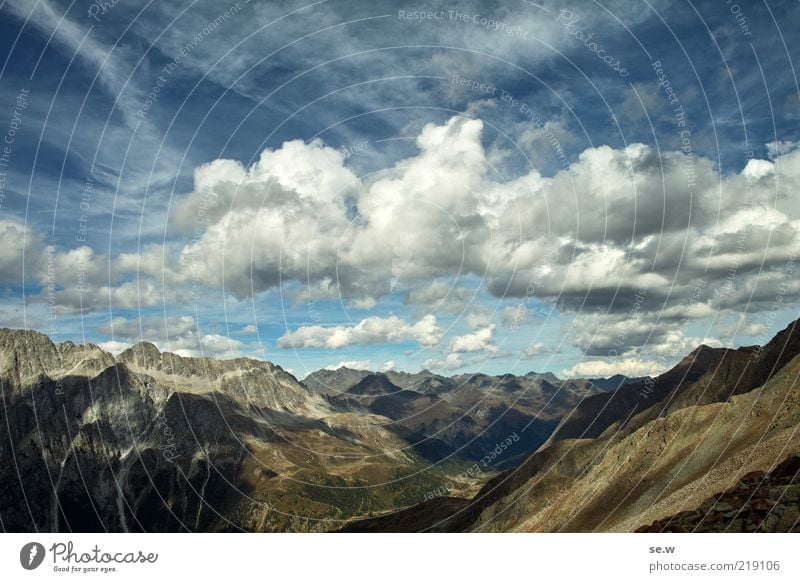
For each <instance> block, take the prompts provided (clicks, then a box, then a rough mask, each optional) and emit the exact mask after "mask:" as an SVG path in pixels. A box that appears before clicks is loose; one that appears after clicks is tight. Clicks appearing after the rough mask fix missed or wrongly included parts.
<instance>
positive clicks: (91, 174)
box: [0, 0, 800, 376]
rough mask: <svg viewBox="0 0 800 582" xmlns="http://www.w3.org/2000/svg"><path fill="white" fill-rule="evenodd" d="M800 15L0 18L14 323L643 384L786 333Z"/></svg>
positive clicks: (123, 1) (165, 7) (255, 350)
mask: <svg viewBox="0 0 800 582" xmlns="http://www.w3.org/2000/svg"><path fill="white" fill-rule="evenodd" d="M793 23H800V4H798V3H797V2H789V1H785V2H772V1H768V2H763V3H753V4H750V3H748V4H744V3H741V4H735V3H733V2H729V3H725V2H719V1H714V2H695V3H688V2H685V3H684V2H667V1H652V0H651V1H645V2H630V1H627V0H616V1H611V2H605V3H600V2H581V3H578V2H576V3H571V4H569V3H563V2H541V3H532V2H527V1H519V2H515V1H511V2H503V3H499V2H477V1H465V2H427V3H423V4H419V5H404V4H401V3H397V2H369V3H364V2H354V1H333V0H330V1H321V2H316V3H302V2H258V1H256V0H252V1H250V2H245V1H243V0H240V1H239V2H238V3H236V2H232V3H225V2H222V3H220V2H204V1H196V2H141V1H137V2H134V1H128V0H120V1H118V2H116V3H114V2H111V1H107V2H100V1H95V2H84V1H76V2H73V3H67V2H55V1H52V0H39V1H38V2H37V1H36V0H19V1H15V2H4V3H2V4H0V30H1V32H2V34H0V45H2V54H3V56H4V60H3V64H2V67H1V68H0V79H1V80H2V82H1V84H0V113H2V117H1V118H0V124H2V125H0V133H3V135H4V138H3V139H4V143H3V144H2V145H3V146H4V147H5V148H6V149H5V150H3V151H0V153H2V154H3V158H2V160H0V172H2V174H0V194H1V195H2V196H1V197H0V284H1V285H2V299H0V313H2V321H3V324H4V325H6V326H10V327H26V328H33V329H38V330H41V331H43V332H46V333H49V334H50V335H51V336H52V337H53V338H54V339H55V340H66V339H71V340H73V341H92V342H96V343H99V344H101V345H103V346H104V347H107V348H108V349H111V350H113V351H119V350H120V349H123V348H124V347H126V346H128V345H131V344H132V343H135V342H136V341H139V340H140V339H147V340H151V341H155V343H157V344H158V345H159V347H161V348H162V349H169V350H172V351H177V352H178V353H183V354H190V355H198V354H206V355H213V356H218V357H232V356H236V355H249V356H254V357H259V358H264V359H268V360H270V361H273V362H276V363H278V364H280V365H282V366H284V367H286V368H288V369H290V370H292V371H293V372H295V373H296V374H297V375H298V376H304V375H305V374H306V373H308V372H309V371H312V370H314V369H318V368H321V367H326V366H338V365H340V364H341V363H343V362H347V363H349V365H351V366H353V367H369V368H372V369H388V368H392V367H393V368H396V369H403V370H410V371H414V370H418V369H421V368H423V367H427V368H430V369H433V370H435V371H439V372H442V373H459V372H466V371H476V370H480V371H484V372H487V373H504V372H509V371H510V372H514V373H525V372H528V371H531V370H536V371H553V372H555V373H557V374H561V375H567V376H575V375H582V376H595V375H609V374H612V373H615V372H622V373H627V374H631V375H637V374H645V373H656V372H658V371H661V370H663V369H665V368H667V367H669V366H671V365H673V364H674V363H675V362H676V361H677V360H678V359H679V358H680V357H681V356H682V355H684V354H685V353H686V352H688V351H689V350H691V349H692V348H693V347H695V346H696V345H697V344H699V343H701V342H704V343H708V344H711V345H746V344H753V343H763V341H764V340H765V339H768V338H769V337H771V336H772V335H774V334H775V333H777V331H779V330H780V329H782V327H783V326H784V325H785V324H786V323H788V322H789V321H790V320H792V319H794V318H796V317H797V316H798V307H797V292H798V277H797V269H796V267H795V262H796V257H797V254H798V253H797V251H798V242H800V238H799V237H798V231H799V230H800V206H799V205H798V201H797V194H796V192H797V191H798V186H800V150H798V148H797V142H798V140H800V137H798V134H799V133H800V131H799V130H800V89H799V87H798V77H797V72H796V70H795V62H796V60H797V58H798V56H800V55H798V49H797V41H798V32H797V30H798V27H797V26H795V25H794V24H793Z"/></svg>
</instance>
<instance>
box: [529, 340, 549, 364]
mask: <svg viewBox="0 0 800 582" xmlns="http://www.w3.org/2000/svg"><path fill="white" fill-rule="evenodd" d="M549 351H550V349H549V348H548V347H547V345H546V344H545V343H544V342H535V343H534V344H533V345H531V346H529V347H528V348H526V349H525V351H524V352H522V359H523V360H530V359H533V358H536V357H538V356H541V355H543V354H546V353H548V352H549Z"/></svg>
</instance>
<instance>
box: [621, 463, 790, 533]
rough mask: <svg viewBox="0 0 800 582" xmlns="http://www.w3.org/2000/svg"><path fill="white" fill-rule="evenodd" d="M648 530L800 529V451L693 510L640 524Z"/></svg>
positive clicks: (680, 531)
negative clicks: (646, 524)
mask: <svg viewBox="0 0 800 582" xmlns="http://www.w3.org/2000/svg"><path fill="white" fill-rule="evenodd" d="M636 531H639V532H645V533H659V532H672V533H690V532H695V533H704V532H721V531H729V532H737V533H746V532H800V454H794V455H792V456H790V457H789V458H788V459H786V460H785V461H783V462H782V463H780V464H779V465H778V466H777V467H775V468H774V469H773V470H772V471H770V472H768V473H764V471H754V472H752V473H748V474H747V475H745V476H744V477H742V480H741V481H739V482H738V483H737V484H736V485H735V486H733V487H731V488H730V489H728V490H727V491H724V492H723V493H720V494H718V495H715V496H713V497H711V498H710V499H707V500H705V501H704V502H703V503H701V504H700V506H699V507H698V508H697V509H695V510H693V511H683V512H681V513H678V514H677V515H673V516H672V517H669V518H666V519H661V520H658V521H655V522H653V523H652V524H650V525H649V526H645V527H641V528H639V529H638V530H636Z"/></svg>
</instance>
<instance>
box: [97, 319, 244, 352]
mask: <svg viewBox="0 0 800 582" xmlns="http://www.w3.org/2000/svg"><path fill="white" fill-rule="evenodd" d="M97 331H98V332H100V333H101V334H103V335H106V336H111V337H112V338H113V339H111V340H109V341H106V342H103V343H101V344H100V347H103V349H107V350H108V351H111V352H112V353H119V352H120V351H123V350H124V349H127V348H128V347H130V346H131V345H133V344H135V343H137V342H140V341H148V342H152V343H154V344H155V345H156V347H158V349H159V350H161V351H165V352H172V353H175V354H178V355H179V356H187V357H199V356H210V357H216V358H236V357H239V356H241V355H243V353H244V351H245V349H246V348H247V346H246V345H245V344H244V343H243V342H241V341H239V340H236V339H233V338H230V337H228V336H225V335H220V334H216V333H202V332H201V331H200V329H199V328H198V326H197V324H196V323H195V320H194V318H193V317H192V316H190V315H184V316H169V317H155V316H148V317H139V318H135V319H126V318H124V317H116V318H114V319H113V320H112V321H111V322H110V323H108V324H106V325H101V326H100V327H98V329H97Z"/></svg>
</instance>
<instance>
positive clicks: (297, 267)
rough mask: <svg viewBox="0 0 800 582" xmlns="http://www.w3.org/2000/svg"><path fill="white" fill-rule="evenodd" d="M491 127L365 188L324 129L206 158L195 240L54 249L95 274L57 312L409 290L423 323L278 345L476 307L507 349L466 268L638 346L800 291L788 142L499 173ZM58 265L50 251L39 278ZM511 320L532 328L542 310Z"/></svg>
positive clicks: (501, 289) (479, 126)
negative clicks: (193, 294) (490, 145)
mask: <svg viewBox="0 0 800 582" xmlns="http://www.w3.org/2000/svg"><path fill="white" fill-rule="evenodd" d="M483 130H484V126H483V123H482V122H481V121H480V120H478V119H468V118H465V117H453V118H451V119H450V120H448V121H447V122H445V123H443V124H434V123H430V124H427V125H425V126H424V127H423V128H422V129H421V131H420V132H419V135H418V137H417V139H416V142H415V143H416V147H417V150H418V151H417V153H416V154H415V155H412V156H410V157H408V158H406V159H403V160H400V161H399V162H397V163H396V164H395V165H394V166H393V167H391V168H387V169H386V170H385V171H382V172H379V173H377V174H375V175H373V176H371V177H369V178H368V179H361V178H359V177H358V176H356V175H355V174H354V173H353V172H352V171H351V170H350V169H349V168H348V167H347V165H346V164H345V156H344V154H343V152H341V151H339V150H336V149H334V148H331V147H328V146H326V145H325V144H324V143H323V142H322V141H320V140H314V141H312V142H310V143H305V142H302V141H299V140H295V141H289V142H286V143H284V144H283V145H282V146H281V147H280V148H277V149H266V150H264V151H263V152H262V153H261V155H260V157H259V158H258V160H257V161H256V162H255V163H253V164H252V165H250V166H244V165H243V164H241V163H240V162H238V161H235V160H228V159H219V160H214V161H212V162H210V163H208V164H205V165H203V166H200V167H199V168H197V170H196V171H195V175H194V187H193V189H192V191H191V192H190V193H189V194H188V195H187V196H185V197H184V198H183V199H182V200H181V201H180V203H179V204H178V206H177V210H176V211H175V214H174V216H173V217H172V227H173V228H175V229H178V230H181V231H183V232H184V233H188V232H190V231H191V233H192V238H191V240H190V242H189V243H188V244H183V245H177V246H175V245H176V244H177V243H174V242H173V243H171V244H170V245H168V246H158V245H150V246H146V247H144V249H143V251H142V252H141V253H139V254H132V253H126V254H123V255H120V256H118V257H117V258H115V259H109V258H108V257H104V256H101V255H98V254H96V253H94V252H92V251H91V249H89V248H88V247H87V248H78V249H74V250H71V251H68V252H63V253H57V256H55V257H54V258H52V259H51V263H52V264H54V265H55V267H54V268H55V269H56V271H57V272H58V273H62V274H61V275H59V276H58V279H59V280H67V279H68V277H69V276H72V277H73V278H74V265H75V264H78V263H80V264H84V265H88V267H87V268H86V269H85V270H84V276H85V278H86V282H85V285H84V290H85V289H88V290H90V291H91V293H85V292H84V293H80V292H78V290H77V287H76V285H75V284H71V285H64V287H63V288H62V289H60V291H59V292H60V298H61V300H60V304H62V305H64V306H65V307H64V308H65V309H66V308H68V307H67V306H69V308H72V309H75V308H76V307H75V306H76V305H80V301H84V302H85V301H89V305H88V308H89V309H92V308H98V307H99V306H100V305H102V304H106V305H107V304H108V303H109V302H110V303H111V304H112V305H117V306H128V307H139V306H142V305H153V304H155V303H156V302H158V301H159V300H162V301H163V300H164V299H169V298H171V299H174V298H175V297H176V293H177V291H176V289H180V288H181V286H182V285H188V284H189V283H198V284H201V285H205V286H206V287H208V288H212V289H218V288H224V289H225V290H226V291H228V292H230V293H232V294H233V295H234V296H236V297H239V298H242V297H248V296H250V295H253V294H258V293H261V292H264V291H266V290H269V289H273V288H276V287H279V286H281V285H284V284H286V283H287V282H290V283H300V284H302V286H303V288H304V291H303V292H302V293H300V294H298V299H299V300H301V301H302V300H303V299H307V300H310V299H316V298H336V299H340V298H341V299H342V300H344V301H345V302H347V304H348V305H349V306H351V307H356V308H359V309H372V308H375V307H376V306H377V305H378V304H379V302H380V301H381V299H382V298H384V297H385V296H386V295H388V294H401V295H399V296H402V297H403V298H404V299H403V301H404V303H405V304H407V305H409V306H411V307H412V308H414V307H416V308H417V309H419V310H420V312H421V313H424V314H425V316H424V317H422V318H421V319H420V321H418V322H417V323H413V324H411V323H406V322H405V321H403V320H401V319H400V318H398V317H396V316H388V317H375V318H367V319H364V320H362V321H360V322H358V323H356V324H353V325H340V326H319V325H315V326H304V327H301V328H299V329H297V330H294V331H289V332H287V333H286V334H285V335H284V336H283V337H282V338H280V340H279V345H281V347H324V348H339V347H344V346H349V345H358V344H370V343H385V342H402V341H416V342H417V343H419V344H420V345H422V346H431V345H437V344H438V343H439V341H440V339H441V336H442V330H441V329H440V328H439V327H438V326H437V324H436V321H437V320H436V316H435V314H436V313H449V314H454V315H462V314H467V313H468V314H469V315H468V317H465V318H464V319H465V321H466V323H467V325H468V326H469V327H470V329H471V333H469V334H466V335H463V336H458V337H456V338H455V339H454V340H453V341H452V343H451V346H450V349H451V350H452V351H453V353H465V352H473V351H474V352H479V351H486V350H491V349H492V348H491V340H492V338H493V336H494V334H495V328H494V327H492V326H493V325H494V324H493V323H490V321H489V320H488V318H487V315H488V313H490V312H485V311H481V309H479V308H475V309H472V308H470V309H466V308H467V307H469V306H470V304H471V302H472V301H473V297H474V295H475V294H474V292H471V291H469V290H468V287H469V286H468V285H466V284H465V283H464V282H463V281H462V279H466V278H469V279H468V280H469V281H470V283H471V284H472V286H473V287H474V286H475V285H474V283H475V282H477V284H478V285H479V286H481V289H480V290H481V291H486V290H488V291H489V292H490V293H491V294H493V295H494V296H495V297H497V298H505V297H516V298H534V299H536V300H537V301H543V302H546V303H548V304H552V305H554V306H555V307H556V308H557V309H558V310H559V311H560V312H562V313H566V314H571V315H574V316H575V329H574V332H575V333H574V334H571V338H572V341H573V342H574V343H575V345H577V346H578V347H579V348H580V349H582V350H583V351H584V353H585V354H587V355H590V356H591V355H600V354H606V355H608V354H609V353H610V352H611V351H612V350H614V351H615V352H616V353H617V354H619V355H623V354H625V355H626V356H628V357H630V355H631V354H632V353H634V351H635V349H636V348H640V347H642V346H645V345H647V346H649V347H651V348H652V349H658V348H659V346H664V345H666V342H667V341H668V338H669V337H671V334H675V333H678V332H681V331H682V330H683V328H685V326H686V324H687V323H688V322H690V321H693V320H696V319H702V318H704V317H708V316H709V315H712V314H714V313H716V312H720V311H726V310H728V311H737V310H742V309H747V310H748V311H750V312H754V313H757V312H759V311H764V310H769V309H771V305H772V304H773V303H774V297H775V296H776V290H777V289H779V288H785V289H786V292H795V291H800V283H798V281H796V280H795V279H796V278H787V277H786V275H785V273H784V272H783V271H784V269H785V265H786V264H788V263H790V262H791V261H792V258H793V257H795V258H796V256H797V252H798V248H799V242H800V236H799V235H798V233H799V232H800V199H798V198H797V197H796V196H793V195H792V194H793V192H794V191H796V190H797V189H798V187H800V150H798V149H797V148H794V146H790V145H787V144H786V143H781V144H777V143H776V144H773V146H772V147H771V149H769V151H770V152H771V153H770V158H771V159H770V160H757V159H754V160H750V161H749V162H748V163H747V165H746V166H745V167H744V169H742V170H741V171H740V172H738V173H736V172H735V173H731V174H728V175H723V174H720V172H719V170H718V169H717V167H716V165H715V164H714V163H713V161H711V160H708V159H705V158H703V157H700V156H697V155H692V156H689V155H686V154H684V153H682V152H670V151H661V152H659V151H658V150H657V149H656V148H653V147H650V146H647V145H643V144H631V145H628V146H627V147H624V148H612V147H609V146H598V147H590V148H587V149H586V150H584V151H583V152H582V153H580V155H578V156H577V158H575V159H574V161H573V162H572V163H571V164H570V165H569V166H568V167H564V168H561V169H560V170H558V171H557V172H555V173H554V174H553V175H552V176H543V175H540V174H539V173H538V172H537V171H535V170H530V171H528V172H526V173H522V174H520V175H518V176H517V177H513V178H511V179H507V180H505V181H499V180H497V179H496V178H495V176H493V175H492V174H491V173H490V172H489V171H488V159H487V152H486V151H485V148H484V145H483V141H482V135H483ZM20 229H21V227H20V226H19V225H16V224H13V223H9V222H6V223H4V224H3V225H0V236H3V237H4V239H3V240H5V239H9V240H11V239H15V238H18V237H19V236H20V233H21V231H20ZM29 240H31V241H33V240H34V239H33V237H32V236H31V235H29ZM37 244H39V248H40V249H43V248H44V247H43V246H42V245H41V242H39V243H37ZM18 248H19V243H16V246H15V245H14V244H13V241H12V243H9V246H8V248H7V249H4V251H5V254H0V270H1V271H0V272H3V273H6V272H13V271H15V270H18V269H19V268H20V263H19V258H18V255H19V253H18V252H17V251H14V250H13V249H18ZM9 249H11V250H9ZM27 256H28V255H27V254H26V261H27ZM31 256H32V257H33V256H36V255H35V253H34V254H32V255H31ZM39 256H40V259H41V257H44V258H45V259H46V258H47V257H46V255H43V254H41V253H40V255H39ZM32 260H33V259H32ZM109 261H110V263H111V269H109V268H108V266H109ZM31 264H37V263H36V262H35V261H34V262H33V263H31ZM165 264H167V265H169V267H170V270H169V271H167V272H169V273H170V274H168V275H165V268H164V265H165ZM45 267H46V261H44V262H42V260H40V261H39V263H38V265H37V268H38V270H39V273H45V274H46V270H45ZM52 268H53V267H51V269H52ZM70 269H72V273H73V274H72V275H70V274H69V273H70ZM109 275H110V276H109ZM109 279H110V280H109ZM40 280H41V281H45V280H46V279H43V278H41V277H40ZM161 281H163V282H164V283H167V285H166V287H165V288H162V283H161ZM701 283H702V284H703V288H702V290H701V292H700V297H699V298H696V297H695V295H697V288H698V285H700V284H701ZM643 289H645V290H646V300H645V301H644V302H642V304H641V305H640V306H639V308H638V310H637V311H636V312H635V313H634V312H633V311H632V309H633V305H634V303H635V302H636V297H637V294H639V293H641V291H642V290H643ZM169 294H172V295H171V296H170V297H167V295H169ZM526 304H527V302H526ZM84 308H86V304H84ZM501 314H502V321H503V322H505V323H506V324H507V325H512V326H516V325H518V324H519V323H521V321H522V320H521V319H520V317H519V316H520V315H525V314H526V313H522V314H520V313H517V312H509V311H508V310H506V311H502V310H501ZM692 347H693V346H692Z"/></svg>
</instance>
